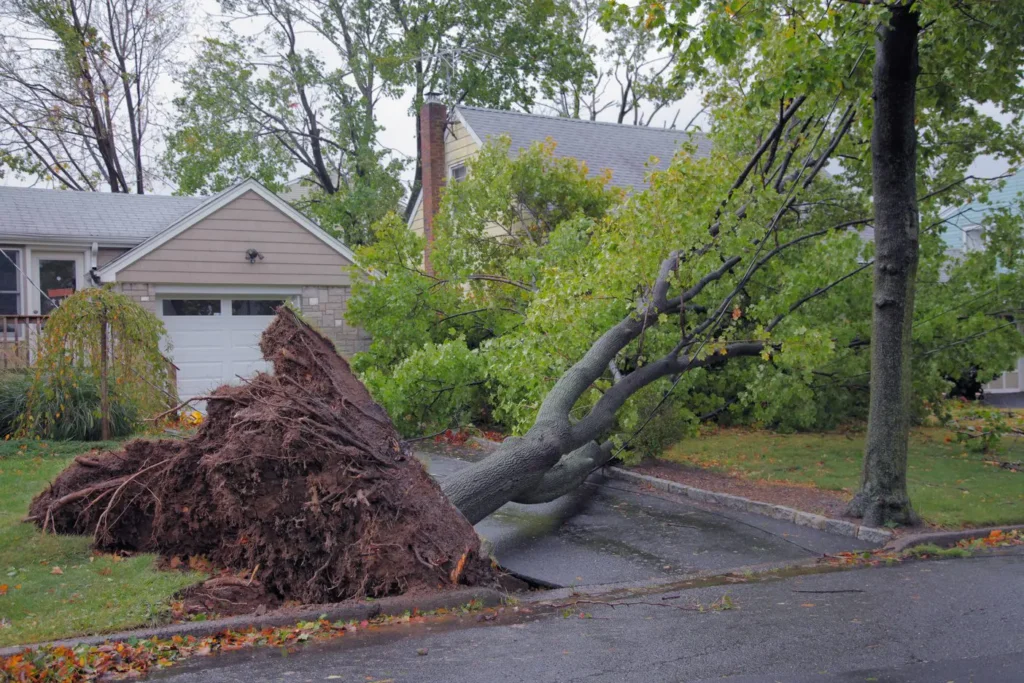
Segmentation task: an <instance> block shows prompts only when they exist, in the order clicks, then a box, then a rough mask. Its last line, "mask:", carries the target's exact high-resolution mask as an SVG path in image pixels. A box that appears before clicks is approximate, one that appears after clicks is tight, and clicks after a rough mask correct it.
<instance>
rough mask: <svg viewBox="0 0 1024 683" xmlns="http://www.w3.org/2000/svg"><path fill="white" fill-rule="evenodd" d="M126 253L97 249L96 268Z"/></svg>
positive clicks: (118, 250)
mask: <svg viewBox="0 0 1024 683" xmlns="http://www.w3.org/2000/svg"><path fill="white" fill-rule="evenodd" d="M126 251H128V250H127V249H102V248H101V249H97V250H96V267H97V268H102V267H103V266H105V265H107V264H108V263H110V262H111V261H113V260H114V259H116V258H117V257H118V256H120V255H121V254H123V253H125V252H126Z"/></svg>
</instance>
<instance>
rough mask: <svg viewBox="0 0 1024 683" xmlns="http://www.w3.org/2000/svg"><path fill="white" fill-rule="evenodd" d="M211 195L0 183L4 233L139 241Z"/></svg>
mask: <svg viewBox="0 0 1024 683" xmlns="http://www.w3.org/2000/svg"><path fill="white" fill-rule="evenodd" d="M210 199H211V198H210V197H170V196H167V195H155V194H147V195H131V194H111V193H104V192H72V191H68V190H42V189H36V188H25V187H0V237H8V236H19V237H37V238H57V239H60V238H70V239H92V240H96V241H99V242H116V243H119V244H127V245H132V244H138V243H140V242H143V241H144V240H147V239H149V238H150V237H152V236H153V235H155V234H157V233H158V232H161V231H162V230H164V229H165V228H167V227H169V226H170V225H171V224H172V223H174V222H176V221H177V220H178V219H180V218H182V217H183V216H185V215H186V214H188V213H190V212H191V211H193V210H194V209H196V208H198V207H199V206H201V205H203V204H205V203H206V202H208V201H210Z"/></svg>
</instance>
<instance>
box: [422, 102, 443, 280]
mask: <svg viewBox="0 0 1024 683" xmlns="http://www.w3.org/2000/svg"><path fill="white" fill-rule="evenodd" d="M447 125H448V110H447V108H446V107H445V106H444V104H442V102H441V98H440V96H439V95H438V94H437V93H434V92H430V93H427V97H426V100H424V102H423V108H422V109H420V131H419V133H420V135H419V137H420V159H421V160H422V163H423V175H422V183H423V186H422V189H421V190H420V191H421V192H422V193H423V236H424V237H425V238H426V240H427V246H426V250H425V252H424V255H423V260H424V264H423V265H424V267H425V268H426V270H427V272H428V273H431V274H433V272H434V269H433V267H432V266H431V265H430V250H431V247H432V246H433V242H434V216H435V215H437V209H438V205H439V204H440V202H441V188H442V187H444V184H445V181H446V180H447V178H448V168H447V165H446V164H445V159H444V132H445V128H446V126H447Z"/></svg>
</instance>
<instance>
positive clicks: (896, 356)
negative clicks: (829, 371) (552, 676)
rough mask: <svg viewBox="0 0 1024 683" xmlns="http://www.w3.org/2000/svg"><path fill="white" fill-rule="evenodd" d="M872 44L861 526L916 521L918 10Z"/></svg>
mask: <svg viewBox="0 0 1024 683" xmlns="http://www.w3.org/2000/svg"><path fill="white" fill-rule="evenodd" d="M889 15H890V21H889V24H888V25H887V26H885V25H883V26H880V27H879V29H878V37H877V40H876V48H875V52H876V55H875V69H874V91H875V92H874V100H875V118H874V124H873V130H872V134H871V157H872V174H873V185H874V187H873V193H874V204H875V266H874V304H875V305H874V313H873V319H872V330H871V400H870V408H869V412H868V434H867V443H866V444H865V450H864V470H863V475H862V480H861V488H860V491H859V492H858V493H857V495H856V497H855V498H854V499H853V501H852V502H851V503H850V507H849V513H850V514H852V515H854V516H857V517H862V518H863V520H864V523H865V524H868V525H871V526H880V525H883V524H886V523H897V524H913V523H915V522H916V516H915V514H914V511H913V509H912V508H911V506H910V497H909V496H908V495H907V447H908V441H909V438H910V394H911V391H912V383H911V366H912V363H911V328H912V325H913V317H914V284H915V279H916V276H917V257H918V212H917V185H916V183H917V129H916V126H915V121H914V117H915V89H916V87H917V75H918V72H919V66H918V32H919V31H920V26H919V23H918V18H919V17H918V13H917V11H916V9H913V8H912V7H911V6H910V5H909V3H908V4H903V5H898V6H895V7H892V8H891V10H890V13H889Z"/></svg>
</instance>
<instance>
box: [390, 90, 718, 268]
mask: <svg viewBox="0 0 1024 683" xmlns="http://www.w3.org/2000/svg"><path fill="white" fill-rule="evenodd" d="M419 119H420V131H419V132H420V135H419V141H420V142H419V144H420V156H421V158H422V160H423V188H422V190H421V191H420V193H419V194H418V195H417V196H415V197H413V198H412V201H413V211H412V213H411V215H410V218H409V228H410V229H411V230H413V231H414V232H416V233H417V234H420V235H425V236H426V238H427V257H428V265H429V250H430V243H431V242H432V241H433V225H432V223H433V216H434V215H435V214H436V213H437V208H438V204H439V202H440V198H441V192H442V190H443V188H444V186H445V185H446V184H447V183H448V182H459V181H461V180H462V179H464V178H465V177H466V173H467V170H468V163H469V162H470V161H471V160H472V159H473V157H475V156H476V155H477V154H478V153H479V152H480V149H481V148H482V147H483V146H484V145H485V144H487V143H488V142H489V141H490V140H495V139H497V138H499V137H501V136H508V138H509V139H510V140H511V146H510V148H509V154H510V155H512V156H515V155H517V154H519V152H520V150H523V149H527V148H529V147H530V146H531V145H532V144H534V143H536V142H545V141H547V140H551V141H554V143H555V155H556V156H559V157H568V158H572V159H576V160H578V161H581V162H585V163H586V164H587V168H588V169H589V172H590V173H591V174H593V175H599V174H602V173H605V172H611V182H612V184H613V185H615V186H617V187H623V188H630V189H636V190H640V189H643V188H644V187H646V185H647V175H648V174H649V173H650V172H651V171H652V170H658V169H664V168H666V167H667V166H668V165H669V163H670V162H671V161H672V157H673V156H674V155H675V153H676V152H677V151H678V150H679V148H680V146H681V145H683V144H693V145H695V146H696V155H697V156H698V157H703V156H707V155H708V154H709V153H710V152H711V141H710V140H709V139H708V138H707V137H706V136H705V135H704V134H702V133H700V132H686V131H681V130H675V129H669V128H654V127H646V126H631V125H623V124H617V123H605V122H600V121H583V120H580V119H568V118H561V117H555V116H542V115H538V114H523V113H520V112H514V111H505V110H498V109H484V108H481V107H466V106H461V105H460V106H456V107H454V108H453V109H452V110H451V111H450V112H449V111H448V109H447V107H445V105H444V104H442V103H441V102H440V100H438V99H437V97H436V96H432V95H428V96H427V101H426V103H425V104H424V105H423V108H422V110H421V111H420V117H419Z"/></svg>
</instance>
